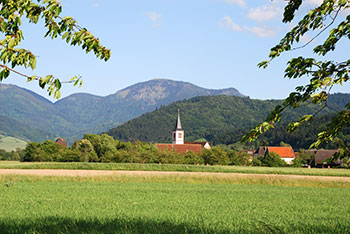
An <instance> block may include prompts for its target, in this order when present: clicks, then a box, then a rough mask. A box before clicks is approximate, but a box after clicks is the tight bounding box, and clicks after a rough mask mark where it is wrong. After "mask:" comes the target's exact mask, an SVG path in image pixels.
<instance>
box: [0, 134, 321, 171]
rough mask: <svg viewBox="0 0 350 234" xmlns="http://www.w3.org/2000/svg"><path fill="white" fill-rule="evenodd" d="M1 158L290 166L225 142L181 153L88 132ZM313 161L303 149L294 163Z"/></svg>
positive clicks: (272, 156)
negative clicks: (68, 140)
mask: <svg viewBox="0 0 350 234" xmlns="http://www.w3.org/2000/svg"><path fill="white" fill-rule="evenodd" d="M0 160H20V161H24V162H104V163H109V162H115V163H160V164H194V165H237V166H267V167H283V166H289V165H288V164H286V162H285V161H284V160H282V159H281V158H280V156H279V155H278V154H276V153H273V152H272V153H269V154H268V155H266V156H265V157H263V156H261V157H256V158H253V156H252V155H251V154H248V153H245V152H237V151H236V150H234V149H232V148H230V147H229V146H225V145H218V146H214V147H212V149H211V150H203V151H202V152H201V153H200V154H196V153H193V152H192V151H189V152H187V153H186V154H179V153H176V152H172V151H160V150H158V149H157V147H156V146H155V145H154V144H152V143H144V142H140V141H137V142H134V143H131V142H121V141H118V140H114V139H113V138H112V137H111V136H109V135H106V134H103V135H93V134H87V135H85V136H84V138H83V139H81V140H78V141H76V142H75V143H74V144H73V145H72V146H71V147H64V146H62V145H60V144H57V143H55V142H53V141H51V140H47V141H45V142H43V143H37V142H31V143H28V145H27V147H26V148H25V149H24V150H20V149H17V150H16V151H12V152H6V151H4V150H0ZM305 164H308V165H313V164H314V154H309V153H307V152H306V151H301V152H300V153H299V157H298V158H296V159H294V160H293V164H292V166H297V167H300V166H302V165H305Z"/></svg>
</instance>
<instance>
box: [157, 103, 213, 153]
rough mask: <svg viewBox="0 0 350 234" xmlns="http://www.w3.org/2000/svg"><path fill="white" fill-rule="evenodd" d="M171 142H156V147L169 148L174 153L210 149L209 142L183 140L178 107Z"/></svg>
mask: <svg viewBox="0 0 350 234" xmlns="http://www.w3.org/2000/svg"><path fill="white" fill-rule="evenodd" d="M172 142H173V143H172V144H162V143H156V144H155V145H156V147H157V148H158V149H159V150H169V151H173V152H176V153H183V154H185V153H187V152H189V151H192V152H194V153H200V152H202V150H203V149H210V148H211V146H210V144H209V142H207V141H204V142H185V131H184V130H183V129H182V126H181V119H180V109H178V110H177V121H176V125H175V128H174V130H173V132H172Z"/></svg>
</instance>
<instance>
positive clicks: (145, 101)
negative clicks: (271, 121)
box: [0, 79, 244, 140]
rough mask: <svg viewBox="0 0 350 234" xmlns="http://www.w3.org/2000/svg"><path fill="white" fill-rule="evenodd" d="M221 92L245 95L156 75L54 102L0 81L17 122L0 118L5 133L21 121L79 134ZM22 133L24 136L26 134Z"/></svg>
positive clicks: (0, 108) (2, 99) (0, 100)
mask: <svg viewBox="0 0 350 234" xmlns="http://www.w3.org/2000/svg"><path fill="white" fill-rule="evenodd" d="M219 94H226V95H238V96H244V95H243V94H241V93H239V92H238V91H237V90H236V89H234V88H229V89H222V90H212V89H204V88H201V87H198V86H196V85H193V84H191V83H187V82H182V81H173V80H166V79H155V80H150V81H146V82H141V83H137V84H135V85H132V86H129V87H127V88H125V89H122V90H120V91H118V92H116V93H114V94H111V95H108V96H105V97H101V96H96V95H92V94H87V93H77V94H73V95H70V96H68V97H66V98H62V99H60V100H59V101H57V102H55V103H52V102H51V101H49V100H47V99H46V98H44V97H42V96H40V95H38V94H36V93H34V92H32V91H30V90H27V89H24V88H20V87H17V86H15V85H7V84H1V83H0V113H1V114H2V115H3V116H4V117H7V118H10V119H12V120H14V121H17V122H12V123H13V125H11V126H10V125H9V124H8V123H9V122H8V121H5V120H4V118H2V119H0V121H2V126H3V128H2V129H3V133H4V134H6V131H7V134H9V135H11V134H13V133H15V132H17V131H16V128H22V126H21V127H19V125H20V123H21V124H23V125H26V126H30V127H32V128H35V129H37V130H39V131H43V132H45V133H50V134H45V135H49V136H50V137H51V138H52V136H60V137H65V138H67V137H71V136H76V138H77V137H79V136H81V135H83V134H84V133H98V132H102V131H106V130H108V129H110V128H112V127H114V126H117V125H119V124H121V123H123V122H126V121H128V120H130V119H132V118H135V117H138V116H140V115H141V114H144V113H146V112H150V111H153V110H155V109H156V108H159V107H160V106H162V105H168V104H170V103H172V102H174V101H178V100H183V99H186V98H191V97H194V96H203V95H219ZM16 123H18V124H16ZM16 125H18V127H17V126H16ZM5 126H6V128H5ZM5 129H6V131H5ZM34 135H37V133H35V134H34ZM26 136H27V137H28V139H29V140H37V139H38V138H37V137H33V136H31V134H26ZM20 137H21V138H23V134H22V135H21V136H20Z"/></svg>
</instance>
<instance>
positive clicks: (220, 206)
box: [0, 175, 350, 233]
mask: <svg viewBox="0 0 350 234" xmlns="http://www.w3.org/2000/svg"><path fill="white" fill-rule="evenodd" d="M191 177H192V178H191ZM210 178H211V177H210V176H204V177H197V178H196V177H195V176H186V177H183V176H168V177H164V176H94V177H93V176H91V177H90V176H87V177H51V176H18V175H6V176H5V175H2V176H0V194H1V199H0V230H1V233H349V232H350V225H349V222H348V221H349V219H350V201H349V199H347V197H348V195H349V194H350V186H349V182H348V183H339V184H336V183H334V182H333V183H330V182H322V181H318V182H309V183H306V182H305V181H307V179H303V180H300V183H299V184H298V183H296V184H293V183H292V182H291V181H292V180H290V181H289V182H288V179H285V180H284V181H283V180H282V181H281V180H278V183H273V182H271V180H270V179H263V178H256V179H244V178H236V179H231V180H229V179H210ZM303 181H304V182H303Z"/></svg>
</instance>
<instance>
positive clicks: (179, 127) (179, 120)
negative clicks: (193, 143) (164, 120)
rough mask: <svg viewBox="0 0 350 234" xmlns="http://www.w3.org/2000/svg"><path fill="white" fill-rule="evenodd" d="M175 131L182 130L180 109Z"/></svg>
mask: <svg viewBox="0 0 350 234" xmlns="http://www.w3.org/2000/svg"><path fill="white" fill-rule="evenodd" d="M174 130H182V127H181V119H180V109H177V121H176V125H175V129H174Z"/></svg>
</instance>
